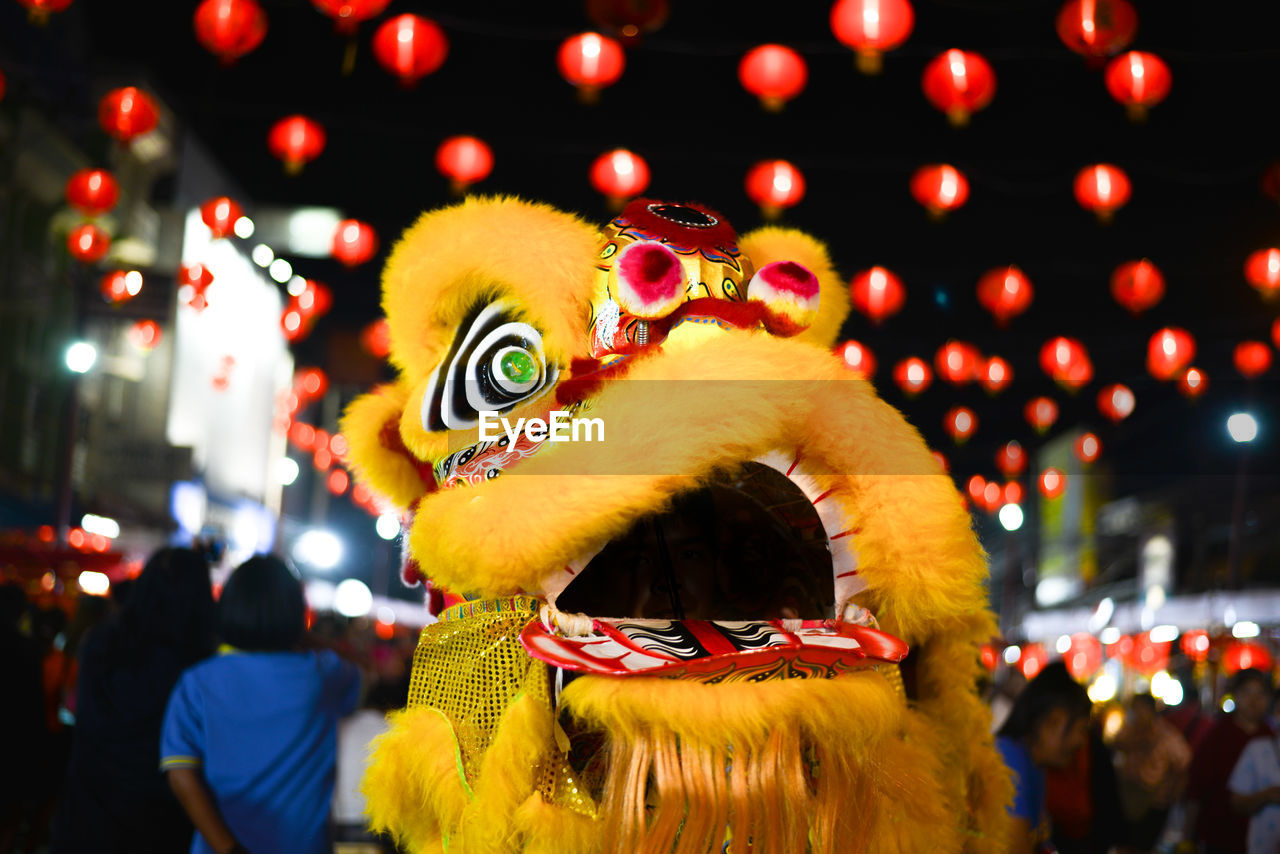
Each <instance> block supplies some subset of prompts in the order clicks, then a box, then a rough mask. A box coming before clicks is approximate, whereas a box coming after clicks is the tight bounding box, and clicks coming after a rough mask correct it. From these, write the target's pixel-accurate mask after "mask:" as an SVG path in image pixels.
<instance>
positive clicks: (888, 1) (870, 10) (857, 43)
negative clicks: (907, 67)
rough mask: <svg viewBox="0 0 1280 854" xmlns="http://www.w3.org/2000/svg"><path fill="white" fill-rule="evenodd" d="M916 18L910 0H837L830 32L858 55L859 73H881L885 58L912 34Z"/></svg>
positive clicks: (832, 9) (832, 8) (833, 9)
mask: <svg viewBox="0 0 1280 854" xmlns="http://www.w3.org/2000/svg"><path fill="white" fill-rule="evenodd" d="M915 21H916V15H915V11H914V10H913V9H912V8H911V4H910V3H908V2H907V0H837V2H836V4H835V5H834V6H832V7H831V32H832V33H834V34H835V37H836V38H837V39H839V40H840V43H841V44H843V45H845V46H846V47H849V48H852V49H853V50H854V51H855V52H856V53H857V56H858V70H859V71H861V72H862V73H863V74H879V73H880V69H881V66H882V56H883V54H884V53H885V52H886V51H890V50H893V49H894V48H896V47H898V46H899V45H900V44H902V43H903V42H904V41H906V40H907V36H909V35H911V29H912V27H914V26H915Z"/></svg>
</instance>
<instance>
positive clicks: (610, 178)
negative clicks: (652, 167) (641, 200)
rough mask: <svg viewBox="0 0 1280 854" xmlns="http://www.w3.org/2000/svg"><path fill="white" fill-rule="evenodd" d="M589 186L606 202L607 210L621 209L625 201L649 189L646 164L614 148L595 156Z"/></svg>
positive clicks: (635, 155)
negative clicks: (607, 203) (607, 204)
mask: <svg viewBox="0 0 1280 854" xmlns="http://www.w3.org/2000/svg"><path fill="white" fill-rule="evenodd" d="M590 177H591V186H592V187H594V188H595V189H596V192H597V193H600V194H602V195H603V196H604V197H605V198H606V199H608V201H609V207H610V208H612V209H613V210H615V211H620V210H622V207H623V205H625V204H626V202H627V200H628V199H631V198H634V197H636V196H638V195H640V194H641V193H643V192H644V191H645V189H646V188H648V186H649V164H648V163H645V162H644V158H642V157H640V156H639V155H638V154H634V153H632V152H630V151H627V150H626V149H625V148H615V149H614V150H613V151H606V152H605V153H604V154H601V155H600V156H599V157H597V158H596V159H595V160H594V161H593V162H592V164H591V173H590Z"/></svg>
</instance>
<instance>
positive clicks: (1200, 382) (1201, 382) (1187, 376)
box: [1178, 367, 1209, 399]
mask: <svg viewBox="0 0 1280 854" xmlns="http://www.w3.org/2000/svg"><path fill="white" fill-rule="evenodd" d="M1208 390H1209V377H1208V376H1207V375H1206V374H1205V372H1204V371H1203V370H1201V369H1200V368H1197V367H1190V368H1187V369H1186V370H1185V371H1183V372H1182V376H1180V377H1178V391H1179V392H1181V394H1182V396H1183V397H1189V398H1192V399H1194V398H1197V397H1199V396H1200V395H1202V394H1204V393H1205V392H1206V391H1208Z"/></svg>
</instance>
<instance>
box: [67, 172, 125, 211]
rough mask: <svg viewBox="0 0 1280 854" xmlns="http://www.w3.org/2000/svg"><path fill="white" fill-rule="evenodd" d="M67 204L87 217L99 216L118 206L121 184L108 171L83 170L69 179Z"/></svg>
mask: <svg viewBox="0 0 1280 854" xmlns="http://www.w3.org/2000/svg"><path fill="white" fill-rule="evenodd" d="M65 194H66V197H67V204H69V205H71V207H73V208H75V209H76V210H78V211H80V213H82V214H84V215H85V216H98V215H99V214H104V213H106V212H107V211H109V210H111V209H112V208H114V207H115V206H116V202H118V201H119V200H120V184H119V182H117V181H116V178H115V176H114V175H112V174H111V173H110V172H108V171H107V170H106V169H81V170H79V171H77V172H74V173H72V175H71V177H70V178H68V179H67V187H66V190H65Z"/></svg>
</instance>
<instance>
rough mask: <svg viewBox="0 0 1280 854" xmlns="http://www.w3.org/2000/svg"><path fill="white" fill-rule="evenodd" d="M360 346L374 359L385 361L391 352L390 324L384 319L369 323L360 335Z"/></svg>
mask: <svg viewBox="0 0 1280 854" xmlns="http://www.w3.org/2000/svg"><path fill="white" fill-rule="evenodd" d="M360 345H361V346H362V347H364V349H365V352H367V353H368V354H369V355H370V356H373V357H374V358H375V359H385V358H387V355H388V354H389V353H390V352H391V324H389V323H387V319H386V318H385V317H380V318H378V319H377V320H375V321H374V322H373V323H370V324H369V325H368V326H366V327H365V328H364V330H363V331H361V333H360Z"/></svg>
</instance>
